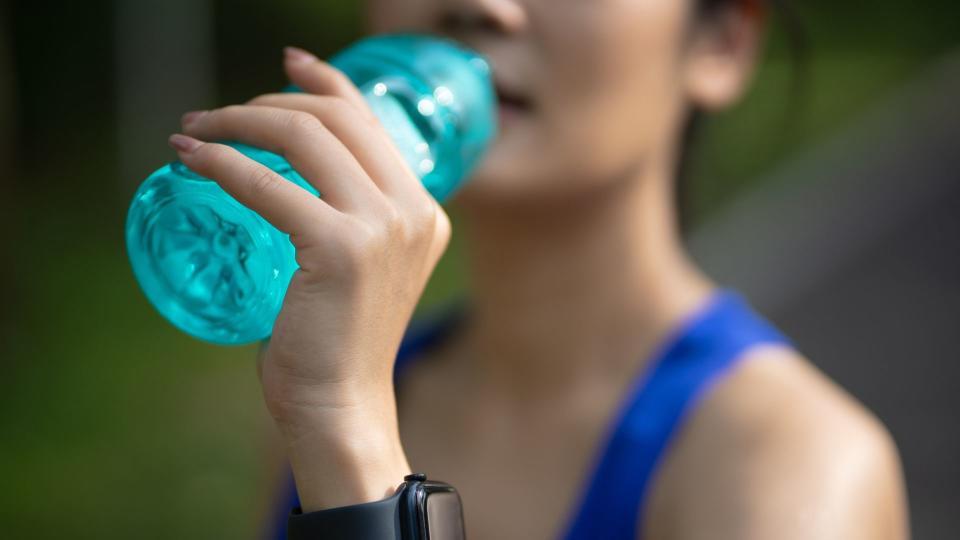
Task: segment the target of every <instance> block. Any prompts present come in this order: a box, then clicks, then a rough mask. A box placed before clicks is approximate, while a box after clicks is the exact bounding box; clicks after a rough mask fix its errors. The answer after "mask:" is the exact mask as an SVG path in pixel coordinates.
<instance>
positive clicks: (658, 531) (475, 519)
mask: <svg viewBox="0 0 960 540" xmlns="http://www.w3.org/2000/svg"><path fill="white" fill-rule="evenodd" d="M766 8H767V6H766V5H765V4H763V3H762V2H761V1H760V0H677V1H670V2H666V1H659V0H603V1H600V0H594V1H582V0H370V1H369V2H368V5H367V13H368V15H369V27H370V30H371V31H372V32H377V33H380V32H394V31H416V32H424V33H434V34H445V35H449V36H452V37H453V38H455V39H458V40H460V41H462V42H465V43H467V44H468V45H471V46H472V47H474V48H475V49H478V50H479V51H480V52H482V53H484V54H485V55H487V56H488V58H489V59H490V60H491V63H492V66H493V70H494V76H495V79H496V84H497V87H498V93H499V95H500V98H501V109H502V111H501V118H500V120H501V135H500V138H499V139H498V140H497V142H496V143H495V144H494V146H493V148H492V149H491V151H490V152H489V154H488V156H487V158H486V160H485V161H484V163H483V164H482V165H481V167H480V168H479V170H477V171H476V173H475V174H474V176H473V178H472V179H471V181H470V183H469V184H468V186H467V187H466V188H465V189H464V190H463V191H462V192H461V194H460V195H459V196H458V198H457V200H456V203H457V204H458V206H459V207H460V209H461V211H462V215H463V218H464V222H465V223H464V230H463V231H458V232H460V233H462V234H463V235H464V239H465V240H464V243H465V245H466V246H467V248H466V252H467V253H468V256H469V265H470V276H471V294H470V302H469V308H468V316H467V317H465V318H464V319H463V320H462V321H461V323H460V324H458V325H456V326H455V327H454V328H452V329H450V330H449V331H448V332H446V333H445V334H444V335H443V338H444V339H442V340H433V342H432V343H431V345H430V346H428V347H427V346H423V347H419V348H418V349H417V350H416V351H414V352H413V354H412V355H411V356H410V357H409V358H408V361H405V363H404V370H403V373H402V377H401V378H399V379H398V381H399V386H400V388H399V389H400V394H401V395H402V400H401V401H400V406H399V407H398V406H397V401H396V400H395V398H394V390H395V388H394V380H393V377H392V375H393V368H394V358H395V355H396V353H397V350H398V347H399V345H400V343H401V339H402V337H403V335H404V331H405V328H406V327H407V324H408V321H409V319H410V316H411V313H412V311H413V309H414V306H415V304H416V303H417V300H418V298H419V296H420V294H421V292H422V290H423V287H424V284H425V283H426V281H427V278H428V276H429V275H430V273H431V271H432V269H433V267H434V265H435V263H436V261H437V259H438V258H439V257H440V255H441V253H442V252H443V251H444V248H445V246H446V244H447V240H448V237H449V235H450V226H449V222H448V220H447V218H446V215H445V214H444V212H443V210H442V209H440V208H439V207H438V206H437V204H436V203H435V202H434V201H433V200H432V199H431V198H430V197H429V195H427V194H426V192H425V191H424V190H423V188H422V187H421V186H420V185H419V182H418V181H417V180H416V178H415V177H414V176H413V174H412V173H411V172H410V171H409V170H408V169H407V168H406V166H405V165H404V164H403V161H402V159H401V158H400V157H399V156H398V154H397V153H396V152H395V151H394V150H393V148H392V146H391V144H390V143H389V141H388V139H387V136H386V135H385V134H384V133H383V131H382V130H381V128H380V127H379V125H378V124H377V123H376V121H375V120H374V119H373V117H372V115H371V113H370V111H369V110H368V109H367V108H366V106H365V104H364V103H363V101H362V99H361V98H360V96H359V94H358V93H357V90H356V89H355V88H354V87H353V86H352V85H351V84H350V83H349V82H347V81H346V79H345V78H344V77H343V76H342V75H341V74H339V73H338V72H337V71H336V70H334V69H333V68H331V67H330V66H329V65H327V64H325V63H323V62H321V61H319V60H317V59H316V58H315V57H313V56H312V55H310V54H308V53H306V52H304V51H301V50H298V49H288V50H287V54H286V59H285V68H286V71H287V74H288V76H289V77H290V79H291V81H292V82H293V83H294V84H297V85H299V86H300V87H301V88H304V89H305V90H307V91H308V92H309V93H310V94H312V95H307V94H302V95H297V94H283V95H266V96H260V97H258V98H256V99H254V100H252V101H251V102H249V103H247V104H245V105H242V106H233V107H226V108H223V109H217V110H214V111H202V112H193V113H188V114H187V115H185V116H184V121H183V134H177V135H174V136H172V137H171V144H172V146H174V148H175V149H176V150H177V151H178V153H179V156H180V159H182V160H183V161H184V162H185V163H186V164H187V165H188V166H189V167H190V168H192V169H194V170H196V171H198V172H200V173H202V174H204V175H206V176H209V177H211V178H214V179H216V180H217V182H218V183H220V184H221V185H222V186H223V187H224V189H226V190H227V191H228V192H230V193H232V194H233V195H234V196H235V197H236V198H237V199H239V200H240V201H241V202H243V203H244V204H246V205H248V206H250V207H251V208H253V209H254V210H256V211H258V212H259V213H260V214H261V215H263V216H264V217H265V218H266V219H268V220H269V221H271V222H272V223H273V224H275V225H276V226H277V227H278V228H280V229H281V230H283V231H286V232H288V233H290V235H291V238H292V240H293V242H294V244H295V245H296V248H297V260H298V262H299V264H300V267H301V269H300V270H299V271H298V272H297V274H296V275H295V276H294V278H293V281H292V282H291V285H290V288H289V291H288V293H287V296H286V299H285V303H284V306H283V310H282V312H281V314H280V316H279V318H278V320H277V322H276V325H275V328H274V334H273V337H272V339H271V342H270V343H269V346H268V347H267V348H266V349H265V350H264V351H263V352H262V358H261V360H262V366H261V377H262V383H263V390H264V397H265V400H266V404H267V406H268V408H269V410H270V412H271V413H272V416H273V418H274V419H275V420H276V423H277V425H278V426H279V428H280V432H281V434H282V437H283V439H284V443H285V446H286V451H287V456H288V458H289V461H290V464H291V466H292V469H293V474H294V477H295V480H296V486H297V491H298V494H299V498H300V502H301V505H302V508H303V511H304V512H311V511H315V510H320V509H326V508H333V507H339V506H345V505H353V504H357V503H361V502H366V501H375V500H378V499H382V498H384V497H385V496H387V495H388V494H389V493H391V492H392V491H393V490H394V489H395V488H396V486H397V484H398V483H399V481H400V479H401V478H403V476H404V475H405V474H407V473H409V472H411V464H413V465H415V468H416V470H418V471H424V472H426V473H428V474H429V475H430V476H431V477H435V478H442V479H443V480H445V481H448V482H450V483H451V484H452V485H454V486H456V488H457V489H458V490H459V491H460V493H461V495H462V498H463V501H464V512H465V516H466V527H467V532H468V536H469V537H470V538H473V539H485V538H497V539H504V538H525V539H526V538H548V537H555V536H568V537H571V538H573V537H576V538H629V537H643V538H657V539H661V540H662V539H670V538H683V539H686V538H712V539H744V538H747V539H752V538H757V539H769V538H778V539H788V538H803V539H809V538H823V539H830V538H837V539H840V538H842V539H847V540H849V539H855V538H870V539H881V538H884V539H885V538H890V539H901V538H905V537H907V536H908V533H907V524H906V523H907V518H906V509H905V502H904V488H903V484H902V479H901V473H900V467H899V463H898V458H897V455H896V449H895V447H894V445H893V443H892V441H891V438H890V436H889V435H888V434H887V433H886V431H885V430H884V428H883V427H882V426H881V425H880V424H879V423H878V422H877V420H876V419H874V418H873V417H872V416H871V415H870V414H869V413H868V412H867V411H865V410H864V409H863V408H862V407H861V406H860V405H858V404H857V403H856V402H855V401H854V400H853V399H851V398H850V397H849V396H848V395H846V394H845V393H843V391H841V390H840V389H838V388H837V387H836V386H834V385H833V384H832V383H831V382H830V381H828V380H827V379H826V378H825V377H824V376H823V375H822V374H821V373H819V372H818V371H817V370H816V369H815V368H814V367H812V365H811V364H810V363H809V362H808V361H807V360H805V359H804V358H803V357H802V356H801V355H800V354H799V353H797V352H796V351H795V350H794V349H792V348H791V347H790V346H789V345H788V344H787V342H786V341H785V340H784V339H783V338H781V337H780V336H779V334H777V332H776V331H775V330H773V329H772V328H771V327H769V326H768V325H767V324H766V323H764V322H763V321H762V319H760V318H759V317H758V316H756V315H755V314H753V313H752V312H751V311H750V310H749V309H748V308H747V307H746V305H745V304H744V303H743V302H742V301H741V300H740V299H739V298H738V297H737V296H736V295H734V294H732V293H729V292H724V291H722V290H718V287H717V285H716V284H714V283H713V282H711V281H710V279H709V278H708V277H707V276H705V275H704V274H703V273H702V272H701V271H700V270H699V269H698V268H697V267H696V266H695V265H694V264H693V263H692V262H691V260H690V259H689V257H688V255H687V254H686V252H685V251H684V248H683V245H682V242H681V238H680V235H679V233H678V226H677V210H676V208H675V206H674V197H673V193H674V191H675V188H676V186H675V183H676V182H677V179H676V173H677V163H678V161H679V158H680V157H681V156H682V154H683V150H684V149H683V148H682V140H683V136H682V135H683V133H684V131H685V126H687V124H688V122H689V121H690V118H691V117H692V115H694V114H696V113H697V112H699V111H713V110H718V109H722V108H724V107H727V106H729V105H730V104H731V103H733V102H735V101H736V100H737V99H738V98H739V97H740V96H741V94H743V92H744V89H745V87H746V86H747V84H748V82H749V80H750V75H751V71H752V69H753V66H754V63H755V58H756V56H757V52H758V46H759V42H760V38H761V34H762V27H763V19H764V13H765V11H766ZM224 139H231V140H240V141H243V142H246V143H249V144H252V145H255V146H260V147H265V148H268V149H271V150H274V151H277V152H282V153H283V154H284V155H286V157H287V158H288V159H289V160H290V161H291V162H292V163H293V165H294V166H295V168H296V169H297V170H298V171H300V172H301V173H302V174H303V176H304V177H306V178H307V179H308V180H309V181H310V182H311V183H312V184H314V185H315V187H316V188H317V189H318V190H319V191H320V192H321V193H323V194H324V198H323V200H318V199H316V198H314V197H311V196H310V195H309V194H308V193H307V192H306V191H304V190H302V189H300V188H299V187H297V186H295V185H293V184H291V183H289V182H285V181H283V180H282V179H279V178H278V177H277V176H275V175H274V174H273V173H271V172H270V171H268V170H266V169H264V168H263V167H260V166H258V165H257V164H255V163H254V162H252V161H250V160H249V159H247V158H245V157H243V156H241V155H240V154H238V153H236V152H235V151H232V150H231V149H230V148H228V147H225V146H222V145H219V144H214V143H207V142H203V141H214V140H224Z"/></svg>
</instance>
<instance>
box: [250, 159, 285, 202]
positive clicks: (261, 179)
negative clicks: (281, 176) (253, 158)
mask: <svg viewBox="0 0 960 540" xmlns="http://www.w3.org/2000/svg"><path fill="white" fill-rule="evenodd" d="M247 184H248V185H249V186H250V192H251V194H252V195H253V196H254V197H261V196H264V195H268V194H269V193H270V192H272V191H273V190H275V189H277V187H278V186H279V184H280V182H279V180H277V177H276V175H274V173H273V171H270V170H269V169H266V168H264V167H260V166H257V167H251V168H250V172H249V173H248V180H247Z"/></svg>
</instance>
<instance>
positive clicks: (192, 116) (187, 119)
mask: <svg viewBox="0 0 960 540" xmlns="http://www.w3.org/2000/svg"><path fill="white" fill-rule="evenodd" d="M207 112H208V111H190V112H188V113H184V115H183V116H181V117H180V124H181V125H183V126H187V125H189V124H192V123H193V122H196V121H197V119H198V118H200V117H201V116H203V115H205V114H207Z"/></svg>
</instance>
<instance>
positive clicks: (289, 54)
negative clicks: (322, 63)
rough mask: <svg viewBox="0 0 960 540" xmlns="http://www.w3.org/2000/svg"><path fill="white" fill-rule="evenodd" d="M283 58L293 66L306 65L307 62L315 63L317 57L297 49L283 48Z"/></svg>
mask: <svg viewBox="0 0 960 540" xmlns="http://www.w3.org/2000/svg"><path fill="white" fill-rule="evenodd" d="M283 56H284V58H286V59H287V60H289V61H290V62H293V63H295V64H306V63H307V62H316V61H317V57H316V56H314V55H312V54H310V53H308V52H307V51H305V50H303V49H300V48H297V47H284V48H283Z"/></svg>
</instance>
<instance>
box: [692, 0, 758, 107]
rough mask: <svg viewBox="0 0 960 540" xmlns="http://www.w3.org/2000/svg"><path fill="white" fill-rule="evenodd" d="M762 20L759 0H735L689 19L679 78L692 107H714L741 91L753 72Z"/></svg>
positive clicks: (727, 103) (733, 99)
mask: <svg viewBox="0 0 960 540" xmlns="http://www.w3.org/2000/svg"><path fill="white" fill-rule="evenodd" d="M765 21H766V12H765V11H764V9H763V8H762V6H761V3H760V0H736V1H734V2H731V3H730V6H729V7H723V8H718V10H717V11H716V12H714V13H711V14H708V15H705V16H703V17H701V18H700V19H698V20H695V21H694V22H693V28H692V36H691V39H690V42H689V45H688V48H687V51H686V57H685V59H684V66H683V71H684V72H683V78H684V84H685V86H686V92H687V97H688V99H689V100H690V102H691V103H692V104H693V105H694V106H695V107H697V108H699V109H704V110H708V111H715V110H718V109H723V108H726V107H728V106H730V105H731V104H733V103H735V102H736V101H737V100H738V99H739V98H740V97H741V95H743V93H744V91H745V89H746V88H747V86H748V84H749V83H750V80H751V79H752V76H753V72H754V68H755V65H756V62H757V55H758V53H759V50H760V41H761V38H762V35H763V30H764V27H765Z"/></svg>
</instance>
